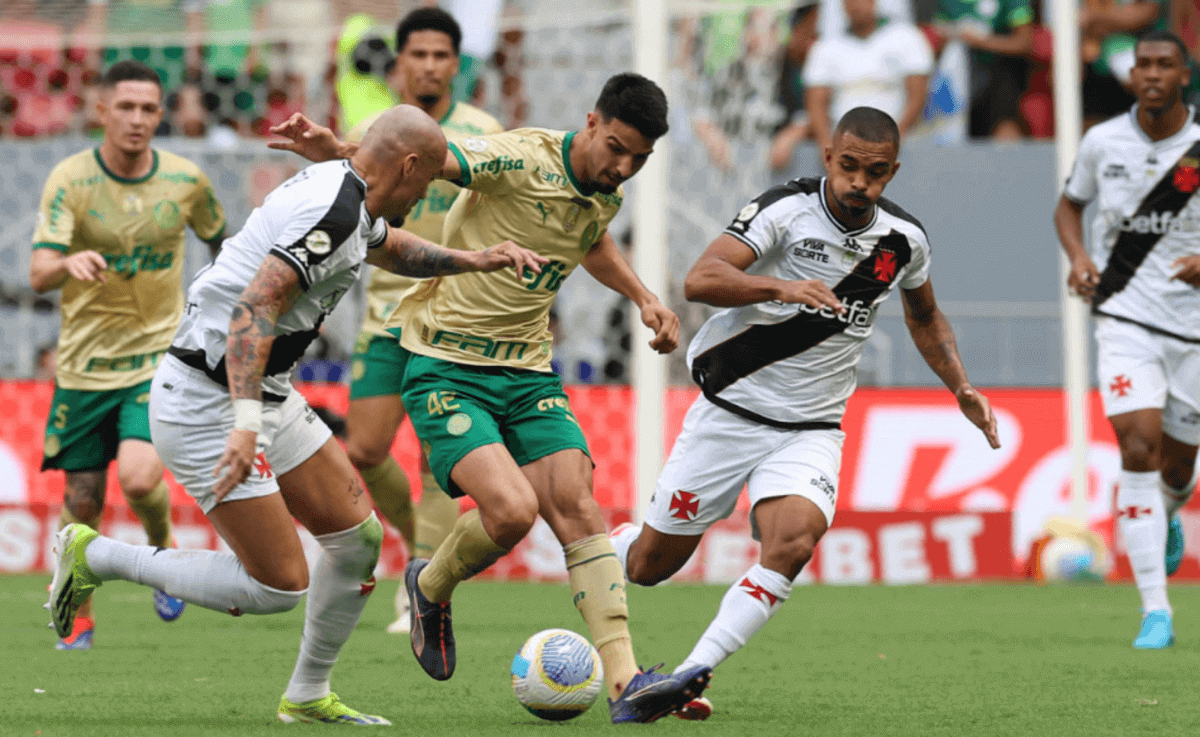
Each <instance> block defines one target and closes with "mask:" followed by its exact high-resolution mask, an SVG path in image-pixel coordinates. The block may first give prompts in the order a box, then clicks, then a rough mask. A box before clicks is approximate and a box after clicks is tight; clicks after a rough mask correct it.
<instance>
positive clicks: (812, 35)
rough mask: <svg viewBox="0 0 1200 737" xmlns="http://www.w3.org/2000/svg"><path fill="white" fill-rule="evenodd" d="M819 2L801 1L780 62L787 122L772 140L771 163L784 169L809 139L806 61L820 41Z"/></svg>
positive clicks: (780, 96) (781, 93) (783, 122)
mask: <svg viewBox="0 0 1200 737" xmlns="http://www.w3.org/2000/svg"><path fill="white" fill-rule="evenodd" d="M818 7H819V6H818V2H817V0H801V2H799V3H797V5H796V7H795V8H794V9H793V10H792V13H791V16H789V19H788V20H789V23H788V27H789V28H790V31H789V33H788V40H787V45H786V46H784V48H783V58H782V59H781V60H780V63H779V97H778V102H779V104H780V106H781V107H783V120H782V122H781V123H780V124H779V128H778V129H777V130H776V131H775V135H774V136H773V137H772V138H771V151H770V154H768V157H767V159H768V161H769V163H770V165H771V168H772V169H775V170H780V169H784V168H786V167H787V166H788V164H789V163H790V162H791V160H792V152H793V151H794V150H795V149H796V145H797V144H799V143H800V142H801V141H803V140H804V139H805V138H808V137H809V134H810V131H809V121H808V113H807V112H805V108H804V62H805V60H807V59H808V53H809V50H810V49H811V48H812V45H813V43H814V42H816V40H817V19H818V17H819V13H818V12H817V8H818Z"/></svg>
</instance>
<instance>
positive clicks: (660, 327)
mask: <svg viewBox="0 0 1200 737" xmlns="http://www.w3.org/2000/svg"><path fill="white" fill-rule="evenodd" d="M583 268H585V269H587V271H588V273H589V274H591V275H592V276H593V277H595V279H596V281H598V282H600V283H601V284H603V285H604V286H606V287H608V288H609V289H611V290H613V291H614V292H618V293H620V294H623V295H625V296H626V297H628V298H629V299H630V300H632V301H633V303H634V304H635V305H637V307H638V309H639V310H640V311H641V318H642V324H643V325H645V326H646V327H648V328H650V329H651V330H653V331H654V337H653V338H651V339H650V347H651V348H653V349H654V350H656V351H658V352H659V353H664V354H665V353H670V352H671V351H673V350H675V349H676V348H678V347H679V317H678V316H677V315H676V314H675V313H674V312H672V311H671V310H669V309H668V308H667V306H666V305H664V304H663V303H662V302H661V301H659V299H658V297H657V296H655V294H654V293H653V292H651V291H650V290H649V289H646V285H645V284H642V280H641V279H639V278H638V275H637V274H636V273H634V271H633V269H632V268H630V266H629V262H627V261H626V260H625V256H623V255H622V254H621V249H620V248H618V247H617V242H616V241H615V240H613V237H612V236H611V235H609V234H608V232H607V231H606V232H605V233H604V235H603V236H601V237H600V240H599V241H597V243H596V244H595V245H594V246H592V247H591V248H589V249H588V252H587V254H586V255H584V257H583Z"/></svg>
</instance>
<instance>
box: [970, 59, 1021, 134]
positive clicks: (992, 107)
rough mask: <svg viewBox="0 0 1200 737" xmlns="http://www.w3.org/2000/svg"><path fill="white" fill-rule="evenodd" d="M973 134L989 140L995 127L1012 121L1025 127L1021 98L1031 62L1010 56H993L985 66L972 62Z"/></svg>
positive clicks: (971, 127) (971, 128)
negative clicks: (1006, 121)
mask: <svg viewBox="0 0 1200 737" xmlns="http://www.w3.org/2000/svg"><path fill="white" fill-rule="evenodd" d="M972 67H973V68H972V70H971V81H972V83H973V84H972V86H971V89H972V94H971V110H970V135H971V137H972V138H989V137H991V135H992V131H993V130H995V129H996V126H997V125H998V124H1000V123H1001V122H1003V121H1005V120H1012V121H1014V122H1016V123H1017V124H1018V125H1020V126H1021V128H1022V129H1024V128H1025V122H1024V120H1023V119H1022V117H1021V95H1023V94H1025V89H1026V87H1027V83H1028V79H1029V63H1028V62H1027V61H1025V60H1024V59H1018V58H1016V57H1011V56H997V57H993V59H992V62H991V63H990V64H988V65H986V66H979V65H976V64H975V63H974V60H972Z"/></svg>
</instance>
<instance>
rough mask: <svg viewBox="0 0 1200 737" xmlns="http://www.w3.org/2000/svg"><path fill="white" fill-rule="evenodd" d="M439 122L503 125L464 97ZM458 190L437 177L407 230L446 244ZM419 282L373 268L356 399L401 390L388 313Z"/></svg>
mask: <svg viewBox="0 0 1200 737" xmlns="http://www.w3.org/2000/svg"><path fill="white" fill-rule="evenodd" d="M382 114H383V113H382V112H380V113H378V114H376V115H373V116H371V117H370V118H367V119H366V120H364V121H363V122H362V123H361V124H360V125H359V126H358V127H357V128H355V129H354V130H352V131H351V132H350V134H349V135H348V136H347V137H346V140H348V141H361V140H362V137H363V135H365V134H366V132H367V128H370V127H371V124H372V123H374V122H375V120H376V119H378V118H379V116H380V115H382ZM439 123H440V125H441V126H442V130H443V131H444V132H445V133H446V135H447V136H478V135H484V134H489V133H499V132H501V131H502V130H504V129H503V127H502V126H501V125H500V123H499V121H497V120H496V119H495V118H493V117H492V116H490V115H488V114H487V113H485V112H484V111H482V110H480V109H479V108H476V107H472V106H470V105H467V104H465V103H461V102H458V103H454V104H452V105H451V106H450V109H449V110H448V111H447V112H446V115H445V116H444V117H443V118H442V119H441V120H440V121H439ZM459 189H460V188H459V187H458V186H457V185H455V184H453V183H451V182H447V181H444V180H440V179H439V180H434V181H433V183H431V184H430V185H429V189H428V190H427V191H426V193H425V198H424V199H422V200H419V201H418V202H417V204H415V205H414V206H413V209H412V212H410V213H409V214H408V217H407V218H405V220H404V229H405V230H408V231H410V232H412V233H414V234H416V235H418V236H420V237H422V238H424V239H425V240H427V241H431V242H433V243H441V242H442V225H443V223H444V222H445V220H446V213H448V212H449V211H450V206H451V205H452V204H454V198H455V197H457V196H458V192H459ZM418 281H420V280H419V279H415V278H412V277H407V276H400V275H398V274H393V273H392V272H390V271H387V270H385V269H376V268H372V269H371V276H370V281H368V282H367V314H366V316H365V317H364V318H363V326H362V332H361V333H360V334H359V336H358V340H357V341H355V344H354V356H353V357H352V358H351V361H350V377H351V383H350V398H351V399H361V398H364V397H377V396H386V395H392V394H399V393H400V379H401V377H402V376H403V375H404V360H405V359H404V357H403V355H401V354H400V346H399V344H398V343H397V342H396V339H395V338H394V337H392V336H391V335H389V334H388V333H387V331H386V330H384V327H383V326H384V322H385V321H386V320H387V316H388V315H389V314H391V312H392V310H393V309H395V307H396V305H397V304H398V303H399V302H400V297H401V296H402V295H403V294H404V292H406V291H407V290H408V289H409V288H410V287H412V286H413V285H414V284H416V283H417V282H418Z"/></svg>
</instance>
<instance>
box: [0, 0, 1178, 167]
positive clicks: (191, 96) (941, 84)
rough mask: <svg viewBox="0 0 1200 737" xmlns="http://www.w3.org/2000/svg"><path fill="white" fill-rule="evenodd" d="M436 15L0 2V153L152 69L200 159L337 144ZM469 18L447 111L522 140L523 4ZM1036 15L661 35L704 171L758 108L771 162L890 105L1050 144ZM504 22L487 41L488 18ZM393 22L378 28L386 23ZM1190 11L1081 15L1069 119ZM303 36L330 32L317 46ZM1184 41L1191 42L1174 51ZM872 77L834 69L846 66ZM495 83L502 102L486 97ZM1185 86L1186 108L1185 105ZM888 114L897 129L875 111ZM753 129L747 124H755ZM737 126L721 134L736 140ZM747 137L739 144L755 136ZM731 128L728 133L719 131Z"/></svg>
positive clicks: (1110, 92) (328, 6) (948, 9)
mask: <svg viewBox="0 0 1200 737" xmlns="http://www.w3.org/2000/svg"><path fill="white" fill-rule="evenodd" d="M437 4H438V3H436V2H434V1H433V0H407V1H405V2H390V3H384V2H377V1H376V2H372V1H371V0H298V1H297V0H288V1H287V2H284V1H283V0H170V1H169V2H159V1H151V0H7V1H6V2H5V3H3V5H2V6H0V138H4V139H14V138H15V139H29V138H38V137H45V136H54V135H62V134H69V133H84V134H87V135H92V136H96V135H98V133H99V122H98V120H97V118H96V115H95V104H94V103H95V98H96V95H97V91H98V80H99V76H100V74H101V72H102V71H103V69H104V68H106V67H107V66H109V65H111V64H112V63H114V62H116V61H119V60H121V59H137V60H139V61H144V62H146V63H148V64H149V65H150V66H152V67H153V68H154V69H155V70H156V71H158V73H159V75H160V76H161V77H162V79H163V81H164V88H165V90H166V91H167V94H168V97H167V107H168V111H169V112H168V115H166V116H164V118H163V122H162V125H161V127H160V130H159V131H158V133H159V135H182V136H190V137H200V136H209V137H210V138H211V139H212V140H213V141H214V142H218V143H219V142H229V141H233V140H236V138H237V137H261V136H265V135H266V134H267V130H268V129H269V128H270V126H272V125H275V124H278V123H279V122H282V121H283V120H285V119H287V117H288V116H290V115H291V114H292V113H294V112H297V111H302V112H305V113H306V114H308V115H309V116H310V117H312V118H313V119H315V120H320V121H322V122H327V123H330V124H331V126H332V127H334V128H335V130H343V131H348V130H349V129H350V128H352V127H353V126H354V124H355V123H357V122H358V121H359V120H361V119H362V118H363V117H366V116H367V115H369V114H371V113H373V112H376V111H377V110H378V109H379V105H380V102H381V101H383V102H392V99H391V97H390V93H389V91H388V88H387V85H386V83H385V78H386V76H387V73H388V69H389V68H390V63H391V59H392V57H393V47H394V39H392V38H391V37H390V35H391V34H390V33H389V32H388V29H389V24H392V23H394V20H395V18H396V17H399V15H402V14H403V13H404V12H407V10H410V9H411V8H412V7H415V6H419V5H437ZM441 5H443V6H447V7H448V9H450V10H451V12H456V11H458V10H459V6H461V8H462V9H466V10H469V11H470V12H468V13H466V14H465V15H464V14H463V13H462V12H458V13H457V14H458V15H460V16H461V17H471V18H475V19H477V20H476V23H477V24H478V26H479V30H478V31H477V32H476V33H475V34H472V33H471V32H470V30H469V31H468V40H470V38H471V36H472V35H477V36H480V37H482V38H483V40H482V41H481V42H477V43H475V44H473V45H474V47H475V48H470V46H472V44H470V43H468V46H469V48H467V49H466V50H465V52H464V59H465V63H464V64H463V65H462V70H461V71H460V75H459V77H458V79H457V80H456V85H455V94H456V96H457V97H458V98H459V99H474V100H476V101H479V100H481V99H483V98H484V97H485V96H486V98H487V99H488V100H489V101H490V102H491V103H492V104H491V107H492V108H493V109H495V110H497V112H499V113H500V118H501V122H503V123H504V124H505V126H506V127H510V128H511V127H514V126H516V125H520V124H522V123H524V122H526V121H525V118H526V116H527V108H528V105H527V100H526V93H525V91H524V86H523V84H522V73H521V72H522V69H521V66H522V54H521V41H522V36H523V34H522V32H521V31H519V30H514V29H516V28H519V27H520V22H521V21H520V19H521V18H530V17H534V16H535V14H537V12H538V10H539V7H540V6H539V3H538V1H537V0H459V2H457V3H454V2H443V3H441ZM1049 5H1050V3H1049V2H1047V1H1046V0H979V1H978V2H968V1H966V0H798V1H797V2H796V3H794V4H793V6H792V8H791V10H790V11H787V12H780V11H781V10H782V8H775V9H767V8H757V9H752V10H733V11H730V12H728V13H716V14H709V15H707V16H703V17H701V16H694V17H693V16H685V15H677V16H674V18H673V21H674V23H675V25H676V30H677V31H678V30H681V29H682V31H683V35H684V36H685V37H688V36H690V37H691V38H690V39H689V41H688V43H686V44H684V46H685V47H688V49H690V51H689V50H688V49H685V50H684V54H685V55H687V56H688V57H689V58H688V59H685V60H683V61H682V62H679V60H676V61H677V63H681V65H682V66H685V67H687V66H692V67H696V68H695V69H694V70H693V71H695V72H698V73H699V74H702V75H707V76H708V77H709V78H710V79H712V80H713V81H715V82H719V84H713V85H711V88H710V89H709V90H706V91H705V92H704V93H702V96H703V97H706V98H708V99H706V100H705V101H704V103H703V104H702V105H699V106H698V107H699V108H700V109H699V110H694V111H693V113H694V117H695V119H696V122H695V126H696V128H697V132H698V134H699V135H700V137H701V139H702V140H703V141H704V143H705V144H706V146H707V147H708V148H709V150H710V154H711V156H712V158H713V160H714V163H717V164H723V165H725V166H728V162H729V151H728V145H727V143H726V142H725V140H724V138H727V137H729V136H730V135H734V136H736V135H738V134H739V131H738V130H736V128H737V127H738V126H740V125H741V124H743V123H744V122H745V121H744V120H743V118H744V117H746V115H745V114H742V115H733V116H732V118H731V116H730V115H728V114H727V115H724V116H723V115H721V110H722V109H723V108H736V109H738V110H740V109H742V108H744V107H745V106H746V105H747V103H748V102H751V98H754V97H759V98H761V97H762V96H764V95H769V96H770V101H769V104H767V105H765V106H763V105H759V106H758V107H760V108H764V107H765V108H766V111H765V112H763V113H762V114H760V115H758V116H757V117H758V118H761V119H762V120H761V121H756V122H761V125H759V126H758V127H759V128H763V127H765V128H767V130H766V131H762V132H763V133H765V134H767V135H770V136H772V139H773V140H772V145H773V148H772V162H773V163H775V164H776V165H777V168H782V167H784V166H785V165H786V162H787V161H788V160H789V158H788V156H787V154H788V153H789V151H790V149H791V148H793V147H794V146H795V145H796V144H797V143H799V142H800V141H802V140H805V139H813V140H816V141H821V140H822V137H823V136H827V135H828V128H829V121H830V120H831V119H832V120H836V119H837V112H838V111H839V110H840V111H844V110H846V109H849V107H852V106H853V105H854V104H856V103H857V102H859V101H861V100H863V99H873V100H876V101H877V102H878V100H879V96H880V95H883V96H885V97H887V96H890V97H892V98H894V99H896V100H900V101H901V104H899V105H895V104H893V105H892V107H896V109H895V110H894V114H895V115H896V117H897V119H898V120H899V121H900V122H901V128H902V130H903V131H904V132H905V133H907V131H908V129H910V128H913V127H915V126H918V125H920V124H922V123H928V122H929V121H933V120H936V119H937V118H938V117H941V116H946V115H948V114H954V113H958V112H962V111H965V114H966V118H967V120H966V122H967V131H966V132H967V133H968V134H969V137H970V138H976V139H979V138H996V139H1002V140H1015V139H1020V138H1024V137H1030V138H1035V139H1037V138H1049V137H1051V136H1052V135H1053V110H1052V104H1051V96H1052V95H1051V89H1052V86H1051V70H1050V60H1051V55H1052V45H1053V38H1052V36H1053V34H1052V28H1051V26H1052V23H1051V22H1050V19H1049V17H1048V16H1049V12H1048V11H1049ZM502 12H503V13H504V14H505V15H504V18H505V19H506V22H504V23H501V22H500V21H501V13H502ZM385 13H386V14H387V15H388V17H383V16H384V14H385ZM1198 15H1200V5H1197V3H1194V2H1178V3H1168V2H1166V0H1127V1H1118V2H1093V1H1091V0H1088V1H1086V2H1084V3H1083V13H1082V15H1081V37H1082V53H1083V61H1084V62H1085V71H1084V79H1085V82H1084V90H1083V92H1084V100H1085V115H1086V117H1087V119H1088V122H1089V123H1093V122H1098V121H1099V120H1103V119H1104V118H1106V117H1110V116H1111V115H1113V114H1114V113H1115V112H1118V111H1120V110H1124V109H1127V108H1128V106H1129V105H1130V104H1132V100H1133V98H1132V96H1131V95H1130V93H1129V91H1128V75H1127V73H1126V72H1125V71H1124V69H1125V68H1126V67H1127V66H1128V63H1127V62H1128V60H1129V58H1131V54H1132V42H1133V37H1134V35H1136V34H1137V33H1140V32H1143V31H1147V30H1151V29H1167V28H1170V29H1172V30H1175V31H1176V32H1179V33H1180V34H1181V35H1182V36H1183V38H1184V40H1185V41H1186V42H1188V43H1189V44H1190V45H1191V47H1192V48H1193V50H1194V49H1195V43H1196V39H1195V38H1194V36H1195V31H1194V29H1195V28H1196V23H1195V20H1196V17H1197V16H1198ZM313 29H339V30H337V31H329V30H325V31H323V32H322V31H319V30H318V31H317V32H312V31H313ZM1188 29H1192V33H1191V34H1190V35H1191V36H1192V37H1191V38H1189V34H1188V32H1187V30H1188ZM849 54H855V55H856V58H859V59H862V60H867V61H865V62H864V63H860V64H854V65H848V64H845V63H840V62H842V61H844V59H846V58H847V55H849ZM487 68H490V69H491V70H492V77H494V78H495V79H496V87H497V89H495V90H493V91H490V93H489V92H488V91H487V90H485V89H484V85H483V84H482V81H483V80H484V79H485V75H484V74H482V72H483V71H484V70H485V69H487ZM1196 84H1200V83H1194V85H1193V93H1194V92H1195V86H1196ZM889 112H893V111H891V110H889ZM750 117H755V116H754V115H750ZM731 120H733V122H731ZM751 127H754V126H751ZM731 128H734V129H735V130H731Z"/></svg>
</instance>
